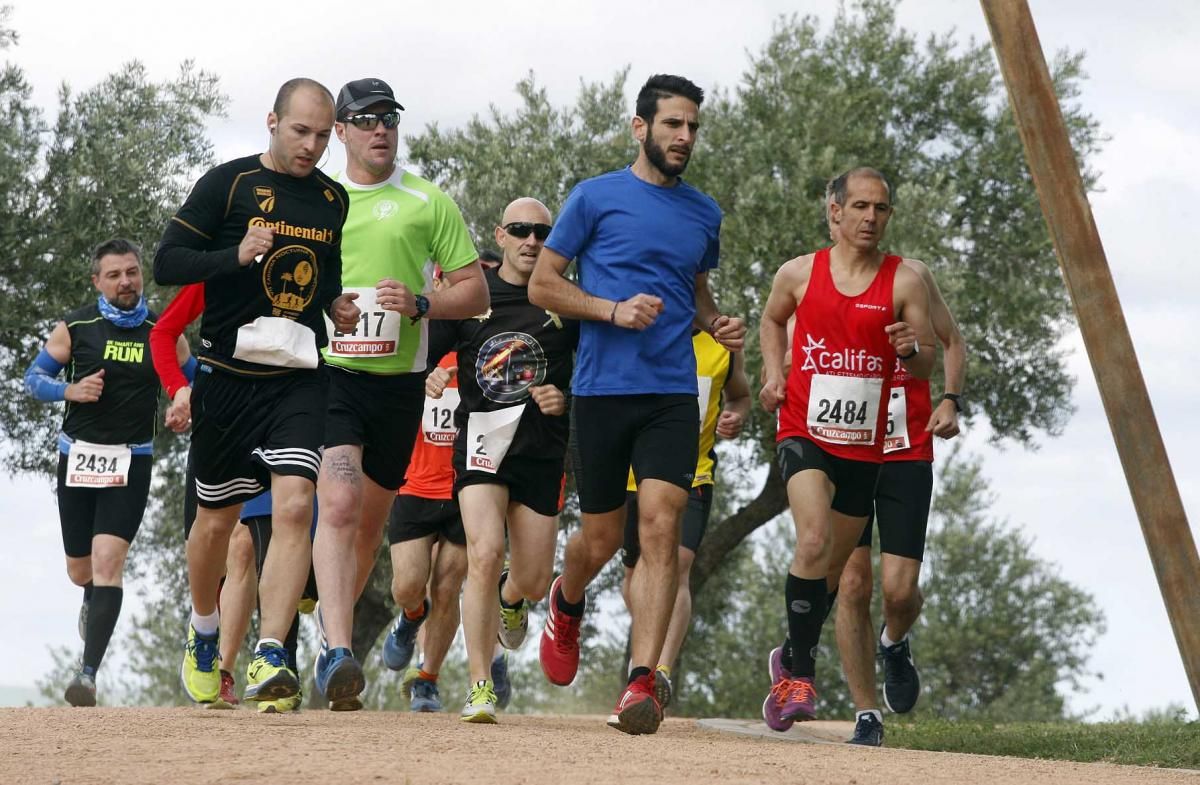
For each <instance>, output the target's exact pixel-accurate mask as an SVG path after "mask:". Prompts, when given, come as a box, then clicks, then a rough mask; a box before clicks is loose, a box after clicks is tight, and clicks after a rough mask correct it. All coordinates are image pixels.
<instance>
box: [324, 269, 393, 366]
mask: <svg viewBox="0 0 1200 785" xmlns="http://www.w3.org/2000/svg"><path fill="white" fill-rule="evenodd" d="M342 291H343V292H354V293H356V294H358V299H357V300H355V301H354V304H355V305H357V306H358V309H359V310H360V311H362V315H361V316H359V317H358V322H357V323H356V324H355V325H354V332H351V333H343V332H339V331H338V330H337V329H336V328H335V327H334V326H333V321H332V320H330V318H329V316H328V314H327V315H326V316H325V327H326V329H328V330H329V354H331V355H332V356H334V357H391V356H392V355H393V354H395V353H396V347H397V346H399V345H400V320H401V319H403V318H404V314H401V313H397V312H396V311H385V310H383V309H382V308H380V307H379V304H378V303H377V302H376V301H375V288H374V287H366V286H348V287H345V288H344V289H342Z"/></svg>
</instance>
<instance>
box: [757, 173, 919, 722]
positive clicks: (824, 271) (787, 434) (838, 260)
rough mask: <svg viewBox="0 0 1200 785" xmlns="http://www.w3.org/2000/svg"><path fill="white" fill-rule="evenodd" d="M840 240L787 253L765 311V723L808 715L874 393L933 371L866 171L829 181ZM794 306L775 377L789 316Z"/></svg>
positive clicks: (879, 429) (864, 483)
mask: <svg viewBox="0 0 1200 785" xmlns="http://www.w3.org/2000/svg"><path fill="white" fill-rule="evenodd" d="M834 193H835V205H834V207H833V214H834V220H835V222H836V223H837V224H838V226H839V229H840V239H839V241H838V243H837V244H836V245H835V246H834V247H833V248H832V249H831V250H829V251H822V252H818V253H816V254H809V255H806V256H801V257H797V258H796V259H792V260H791V261H788V262H786V263H785V264H784V265H783V266H782V267H781V268H780V269H779V272H778V273H776V275H775V280H774V282H773V283H772V286H771V293H770V296H769V297H768V299H767V305H766V307H765V308H764V309H763V318H762V323H761V326H760V336H759V337H760V343H761V346H762V354H763V373H764V378H765V383H764V385H763V388H762V392H761V393H760V394H759V397H760V399H761V401H762V404H763V406H764V408H766V409H767V411H776V410H777V409H778V410H780V421H779V433H778V438H779V440H780V441H779V444H778V447H777V458H778V461H779V466H780V470H781V471H782V474H783V479H784V482H785V483H786V485H787V493H788V502H789V504H790V506H791V511H792V517H793V519H794V521H795V525H796V549H795V554H794V555H793V558H792V564H791V568H790V569H789V571H788V576H787V581H786V584H785V597H786V603H787V604H786V608H787V619H788V639H787V640H786V641H785V642H784V644H783V646H781V647H780V648H777V649H775V650H774V651H772V652H771V656H770V660H769V669H770V675H771V682H772V687H771V692H770V694H769V695H768V696H767V698H766V700H765V701H764V702H763V718H764V719H765V720H766V722H767V725H768V726H769V727H771V728H772V729H774V730H780V731H783V730H787V729H788V728H789V727H791V725H792V723H793V722H794V721H795V720H797V719H812V718H813V716H814V713H815V712H814V710H813V706H814V703H815V701H816V693H815V691H814V689H813V676H814V674H815V672H816V663H815V661H814V660H813V649H814V648H815V647H816V645H817V642H818V641H819V639H820V637H821V627H822V625H823V624H824V621H825V616H826V610H827V607H828V598H827V590H826V580H827V577H828V576H829V575H830V574H831V573H833V572H836V571H837V570H839V569H840V567H841V565H842V564H844V563H845V560H846V558H847V557H848V556H849V555H850V552H851V551H852V550H853V548H854V544H855V543H856V542H857V541H858V538H859V536H860V535H861V533H862V529H863V526H864V525H865V523H866V519H867V515H868V514H869V512H870V509H871V503H872V495H873V491H874V487H875V478H876V476H877V475H878V472H879V466H880V464H881V463H882V461H883V431H884V429H885V428H886V411H885V410H884V408H883V405H882V404H883V401H882V398H883V395H882V391H883V389H884V387H885V386H886V385H887V383H888V381H889V380H890V378H891V375H892V369H893V367H894V364H895V362H896V358H897V357H899V358H900V359H901V360H903V362H904V364H905V367H907V368H908V370H909V371H910V372H911V373H912V374H913V375H914V376H917V377H920V378H927V377H928V376H929V373H930V371H931V370H932V368H933V359H934V357H933V334H932V330H931V329H930V326H929V317H928V312H929V293H928V290H927V289H926V288H925V285H924V284H923V283H922V282H921V279H920V276H919V275H917V274H916V273H914V272H913V271H912V270H911V269H909V268H907V267H904V266H902V265H901V264H900V260H899V258H898V257H886V256H884V254H883V253H881V252H880V251H879V244H880V242H881V240H882V239H883V234H884V230H885V229H886V227H887V223H888V219H889V218H890V216H891V188H890V187H889V186H888V184H887V181H886V180H885V179H884V177H883V175H882V174H880V173H879V172H877V171H875V170H874V169H867V168H859V169H854V170H851V171H850V172H847V173H846V174H843V175H841V176H840V177H838V178H837V179H836V180H834ZM793 313H794V314H795V315H796V328H795V340H794V352H793V361H792V364H791V369H790V372H789V373H788V375H787V377H786V378H785V376H784V372H783V363H784V355H785V353H786V350H787V322H788V319H789V318H790V317H791V316H792V314H793Z"/></svg>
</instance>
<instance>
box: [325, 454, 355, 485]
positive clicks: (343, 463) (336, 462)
mask: <svg viewBox="0 0 1200 785" xmlns="http://www.w3.org/2000/svg"><path fill="white" fill-rule="evenodd" d="M329 478H330V479H331V480H336V481H337V482H344V483H348V484H350V485H359V484H361V483H362V470H360V469H359V468H358V466H356V465H355V464H354V461H353V460H351V458H350V456H349V455H346V454H345V453H341V454H338V455H335V456H333V458H332V459H331V460H330V461H329Z"/></svg>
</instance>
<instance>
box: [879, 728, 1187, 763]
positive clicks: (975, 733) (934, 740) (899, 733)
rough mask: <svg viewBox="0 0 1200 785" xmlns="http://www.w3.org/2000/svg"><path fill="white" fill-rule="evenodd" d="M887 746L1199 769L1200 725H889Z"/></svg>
mask: <svg viewBox="0 0 1200 785" xmlns="http://www.w3.org/2000/svg"><path fill="white" fill-rule="evenodd" d="M886 744H887V745H888V746H889V747H901V748H905V749H910V750H936V751H939V752H968V753H971V754H973V755H1008V756H1013V757H1019V758H1044V759H1048V760H1073V761H1080V762H1084V763H1091V762H1102V763H1116V764H1125V765H1131V766H1162V767H1165V768H1173V769H1200V722H1190V723H1185V722H1182V721H1176V722H1145V723H1135V722H1106V723H1096V724H1079V723H1064V722H1056V723H1014V724H1002V725H997V724H994V723H988V722H975V721H969V722H964V721H962V720H948V719H930V720H927V721H923V722H918V723H903V724H901V723H891V722H890V723H888V726H887V739H886Z"/></svg>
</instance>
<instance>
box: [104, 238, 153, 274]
mask: <svg viewBox="0 0 1200 785" xmlns="http://www.w3.org/2000/svg"><path fill="white" fill-rule="evenodd" d="M127 253H131V254H133V255H134V256H136V257H137V260H138V264H141V263H142V249H141V247H140V246H139V245H138V244H137V243H135V242H134V241H133V240H126V239H125V238H123V237H114V238H113V239H111V240H105V241H104V242H102V243H100V244H99V245H97V246H96V247H95V248H93V249H92V275H99V274H100V260H101V259H103V258H104V257H106V256H124V255H125V254H127Z"/></svg>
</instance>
